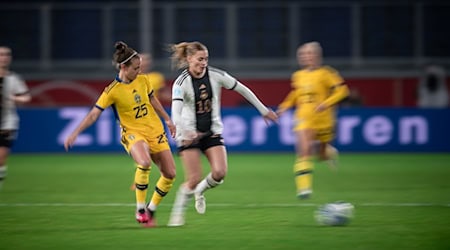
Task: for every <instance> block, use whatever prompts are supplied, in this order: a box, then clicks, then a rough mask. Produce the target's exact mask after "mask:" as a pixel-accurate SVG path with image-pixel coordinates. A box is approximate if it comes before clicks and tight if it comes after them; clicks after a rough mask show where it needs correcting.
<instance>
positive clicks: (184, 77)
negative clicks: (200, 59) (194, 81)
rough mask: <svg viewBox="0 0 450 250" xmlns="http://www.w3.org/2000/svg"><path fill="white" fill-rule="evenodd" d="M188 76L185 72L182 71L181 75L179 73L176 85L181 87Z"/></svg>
mask: <svg viewBox="0 0 450 250" xmlns="http://www.w3.org/2000/svg"><path fill="white" fill-rule="evenodd" d="M188 76H189V73H188V71H187V70H185V71H183V73H181V75H180V77H179V78H178V79H177V80H176V81H175V84H176V85H180V86H181V85H182V84H183V82H184V80H186V78H187V77H188Z"/></svg>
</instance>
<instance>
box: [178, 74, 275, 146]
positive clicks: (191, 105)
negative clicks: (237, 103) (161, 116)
mask: <svg viewBox="0 0 450 250" xmlns="http://www.w3.org/2000/svg"><path fill="white" fill-rule="evenodd" d="M222 87H224V88H226V89H229V90H234V91H236V92H238V93H240V94H241V95H242V96H244V97H245V98H246V99H247V100H248V101H249V102H250V103H251V104H253V106H255V107H256V108H257V109H258V111H259V112H260V113H261V114H262V115H266V114H267V113H268V112H269V110H268V109H267V107H265V106H264V104H262V103H261V102H260V101H259V99H258V98H257V97H256V96H255V95H254V94H253V92H252V91H251V90H249V89H248V88H247V87H246V86H244V85H243V84H242V83H240V82H239V81H237V80H236V79H235V78H234V77H232V76H230V75H229V74H228V73H226V72H225V71H222V70H219V69H216V68H212V67H208V68H207V71H206V73H205V76H204V77H202V78H200V79H196V78H192V76H191V75H190V74H189V72H188V70H187V69H186V70H184V71H183V72H182V73H181V74H180V75H179V76H178V77H177V79H176V80H175V82H174V84H173V86H172V112H171V116H172V120H173V122H174V123H175V125H176V127H177V135H176V140H177V142H180V141H181V140H183V139H184V138H183V137H184V136H185V135H186V133H189V132H191V131H200V132H208V131H210V132H212V133H214V134H222V131H223V124H222V119H221V115H220V114H221V111H220V106H221V103H220V97H221V89H222ZM183 135H184V136H183Z"/></svg>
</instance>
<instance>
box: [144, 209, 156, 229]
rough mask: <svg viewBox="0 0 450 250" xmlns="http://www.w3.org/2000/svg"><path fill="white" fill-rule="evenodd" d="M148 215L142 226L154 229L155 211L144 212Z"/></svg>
mask: <svg viewBox="0 0 450 250" xmlns="http://www.w3.org/2000/svg"><path fill="white" fill-rule="evenodd" d="M146 211H147V214H148V221H147V222H146V223H144V224H143V226H144V227H156V218H155V211H151V210H146Z"/></svg>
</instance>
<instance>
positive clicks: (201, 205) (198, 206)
mask: <svg viewBox="0 0 450 250" xmlns="http://www.w3.org/2000/svg"><path fill="white" fill-rule="evenodd" d="M195 210H197V213H199V214H204V213H205V212H206V199H205V196H203V195H202V194H195Z"/></svg>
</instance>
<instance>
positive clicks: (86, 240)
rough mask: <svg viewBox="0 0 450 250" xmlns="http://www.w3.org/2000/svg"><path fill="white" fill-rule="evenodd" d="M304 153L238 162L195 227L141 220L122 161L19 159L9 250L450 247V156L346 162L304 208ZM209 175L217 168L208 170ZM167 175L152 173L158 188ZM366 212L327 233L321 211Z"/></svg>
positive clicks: (1, 211)
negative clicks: (299, 193)
mask: <svg viewBox="0 0 450 250" xmlns="http://www.w3.org/2000/svg"><path fill="white" fill-rule="evenodd" d="M293 161H294V156H293V154H267V153H266V154H232V153H230V155H229V174H228V176H227V178H226V180H225V183H224V184H223V185H222V186H220V187H218V188H217V189H214V190H210V191H208V192H207V193H206V198H207V205H208V207H207V212H206V214H205V215H199V214H196V212H195V209H194V208H193V203H192V204H191V206H190V207H189V209H188V212H187V218H186V225H185V226H184V227H181V228H169V227H166V226H165V225H166V223H167V221H168V217H169V213H170V209H171V205H172V202H173V199H174V197H175V192H176V190H177V188H178V186H179V184H180V183H181V182H182V180H183V177H182V174H183V173H182V168H181V165H180V163H179V159H178V158H176V162H177V169H178V177H177V181H176V183H175V186H174V189H173V190H172V192H171V193H169V194H168V195H167V197H166V199H165V200H163V202H162V204H161V206H160V207H159V209H158V213H157V219H158V224H159V226H158V227H157V228H141V227H140V226H139V225H138V224H137V223H136V222H135V220H134V211H135V203H134V192H132V191H130V190H129V187H130V184H131V182H132V178H133V172H134V169H133V163H132V161H131V159H130V158H128V156H126V155H125V154H124V153H117V154H75V153H68V154H54V155H47V154H42V155H38V154H16V155H14V154H13V155H11V158H10V160H9V162H8V165H9V172H8V174H9V175H8V179H7V180H6V182H5V183H4V186H3V189H2V190H1V191H0V249H1V250H10V249H11V250H20V249H78V250H89V249H96V250H98V249H108V250H111V249H129V250H132V249H152V250H155V249H163V250H167V249H192V250H198V249H215V250H220V249H224V250H225V249H227V250H229V249H235V250H237V249H352V250H353V249H362V250H366V249H374V250H375V249H377V250H380V249H383V250H387V249H396V250H398V249H427V250H429V249H450V181H449V180H450V154H342V155H341V157H340V169H339V170H338V171H331V170H329V169H328V168H327V166H326V165H325V164H323V163H318V164H317V165H316V169H315V179H314V194H313V196H312V197H311V199H308V200H298V199H297V198H296V196H295V188H294V181H293V174H292V163H293ZM206 171H207V168H205V172H206ZM158 176H159V173H158V171H157V169H156V168H154V169H153V172H152V175H151V184H154V183H155V180H156V178H157V177H158ZM338 200H344V201H348V202H351V203H353V204H354V205H355V218H354V220H353V221H352V222H351V223H350V225H348V226H345V227H326V226H319V225H317V223H316V222H315V220H314V216H313V214H314V211H315V209H316V208H317V207H318V206H319V205H321V204H324V203H327V202H333V201H338Z"/></svg>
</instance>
